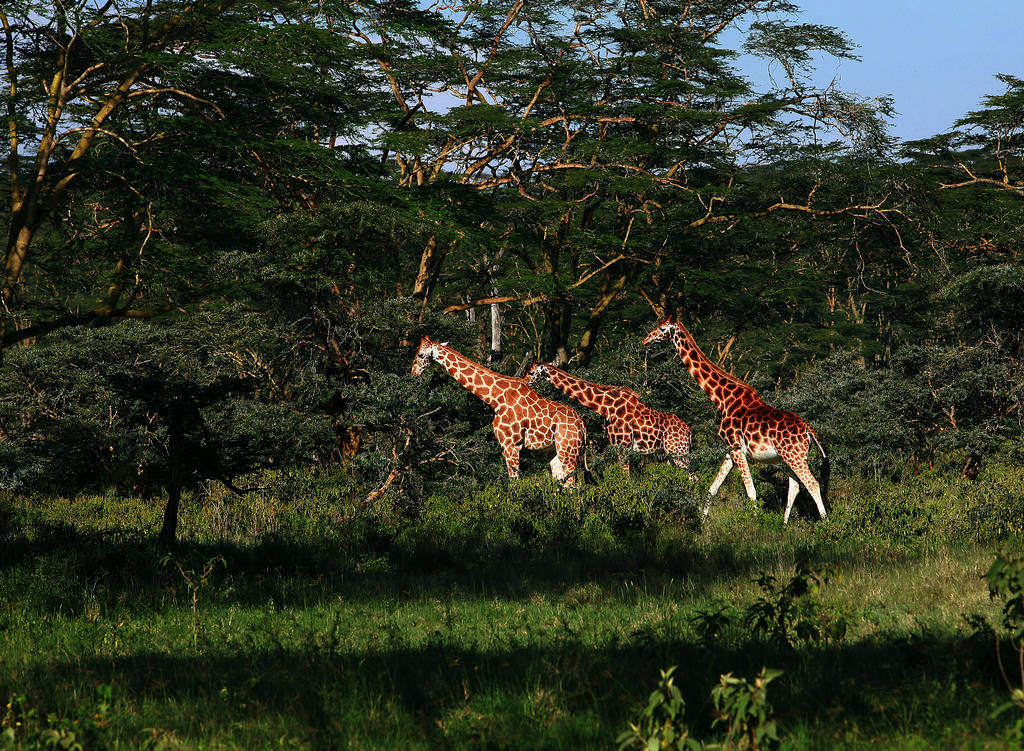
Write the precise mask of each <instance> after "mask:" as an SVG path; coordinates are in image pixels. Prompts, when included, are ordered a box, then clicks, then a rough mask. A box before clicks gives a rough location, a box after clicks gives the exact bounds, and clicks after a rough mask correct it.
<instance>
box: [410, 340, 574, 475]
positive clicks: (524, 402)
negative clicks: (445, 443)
mask: <svg viewBox="0 0 1024 751" xmlns="http://www.w3.org/2000/svg"><path fill="white" fill-rule="evenodd" d="M434 361H436V362H438V363H439V364H440V365H441V367H443V368H444V369H445V370H446V371H447V372H448V374H449V375H450V376H451V377H452V378H454V379H455V380H456V381H458V383H459V384H461V385H462V386H463V387H464V388H465V389H467V390H468V391H469V392H470V393H472V394H473V395H475V396H477V397H479V398H480V399H482V400H483V401H484V402H486V403H487V404H488V405H489V406H490V407H491V409H493V410H494V420H493V421H492V422H491V427H492V428H493V429H494V437H495V438H497V439H498V443H499V444H501V452H502V455H503V456H504V458H505V467H506V469H507V470H508V476H509V477H511V478H516V477H518V476H519V452H520V450H521V449H523V448H528V449H534V450H544V449H551V448H554V450H555V457H554V458H553V459H552V460H551V464H550V466H551V474H552V476H553V477H554V478H555V479H556V480H558V481H559V482H560V483H562V484H563V485H564V486H566V487H571V486H572V485H574V484H575V482H576V477H575V472H576V463H577V461H578V460H579V456H580V452H581V451H582V450H583V447H584V444H585V443H586V438H587V431H586V427H585V426H584V424H583V418H581V417H580V416H579V415H578V414H576V412H575V410H573V409H572V408H571V407H568V406H566V405H565V404H559V403H558V402H553V401H551V400H550V399H545V398H544V397H543V396H541V395H540V394H538V393H537V392H536V391H534V390H533V389H532V388H530V387H529V385H527V383H526V380H525V379H523V378H513V377H511V376H506V375H502V374H501V373H495V372H494V371H493V370H490V369H488V368H485V367H484V366H483V365H481V364H480V363H477V362H474V361H473V360H470V359H469V358H468V357H466V356H465V355H463V354H462V353H460V352H457V351H456V350H454V349H452V348H451V347H449V346H448V345H447V344H439V343H437V342H433V341H431V340H430V337H428V336H424V337H423V338H422V339H421V340H420V346H419V349H417V350H416V355H415V356H414V357H413V360H412V374H413V375H414V376H419V375H422V374H423V372H424V371H425V370H426V369H427V368H428V367H429V366H430V364H431V362H434Z"/></svg>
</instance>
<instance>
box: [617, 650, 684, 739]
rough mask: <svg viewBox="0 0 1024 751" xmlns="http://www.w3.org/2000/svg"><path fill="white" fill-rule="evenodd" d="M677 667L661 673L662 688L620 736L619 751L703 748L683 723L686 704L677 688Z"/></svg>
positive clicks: (659, 688)
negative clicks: (675, 675)
mask: <svg viewBox="0 0 1024 751" xmlns="http://www.w3.org/2000/svg"><path fill="white" fill-rule="evenodd" d="M675 669H676V668H675V666H672V667H670V668H669V669H668V670H662V671H661V680H660V681H659V683H658V687H657V688H655V689H654V691H652V692H651V695H650V697H649V698H648V699H647V705H646V706H645V707H644V708H643V709H642V710H641V711H640V713H639V716H638V717H637V719H636V721H635V722H631V723H630V724H629V730H626V731H624V732H623V733H621V734H620V735H619V737H618V743H619V751H624V750H625V749H630V748H640V749H647V750H648V751H699V749H701V748H703V746H702V745H701V744H700V743H699V742H698V741H697V740H695V739H694V738H691V737H690V731H689V728H687V727H686V725H685V723H684V722H683V712H684V711H685V709H686V702H685V701H683V695H682V693H681V692H680V691H679V688H678V687H677V686H676V685H675V678H674V677H673V675H672V673H674V672H675Z"/></svg>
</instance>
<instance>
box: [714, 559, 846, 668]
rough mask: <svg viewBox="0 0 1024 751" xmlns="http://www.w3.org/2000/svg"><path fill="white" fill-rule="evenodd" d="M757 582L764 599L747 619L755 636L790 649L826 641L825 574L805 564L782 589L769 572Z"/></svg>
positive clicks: (800, 566) (802, 563) (745, 617)
mask: <svg viewBox="0 0 1024 751" xmlns="http://www.w3.org/2000/svg"><path fill="white" fill-rule="evenodd" d="M756 581H757V586H758V587H760V588H761V596H760V597H758V598H757V599H756V600H755V601H754V602H753V604H751V605H750V606H749V607H748V608H747V609H746V611H745V613H744V616H743V620H744V623H745V624H746V625H747V626H748V627H749V628H751V630H752V631H753V633H754V635H755V636H758V637H761V638H768V639H769V640H771V641H772V642H774V643H775V644H777V645H779V646H780V647H786V648H789V647H793V646H794V645H795V644H797V643H798V642H816V641H818V640H819V639H820V638H821V637H822V610H821V604H820V599H819V596H820V592H821V588H822V587H823V586H824V584H825V583H826V582H827V581H828V577H827V575H826V573H825V572H823V571H821V570H818V569H815V568H812V567H811V566H809V565H808V564H807V563H806V562H804V561H801V562H800V563H798V564H797V566H796V571H795V573H794V574H793V576H792V577H790V579H789V581H788V582H786V583H785V584H783V585H781V586H780V584H779V581H778V579H777V578H776V577H775V576H773V575H772V574H769V573H765V572H761V575H760V576H759V577H758V578H757V580H756ZM723 686H724V684H723Z"/></svg>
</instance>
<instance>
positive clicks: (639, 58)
mask: <svg viewBox="0 0 1024 751" xmlns="http://www.w3.org/2000/svg"><path fill="white" fill-rule="evenodd" d="M0 21H2V25H3V31H4V35H3V41H4V43H5V55H6V79H5V80H6V82H7V83H8V84H9V85H8V86H5V110H4V113H5V114H4V118H5V121H6V123H7V125H8V128H7V130H8V134H9V140H8V149H7V152H6V153H7V158H6V160H5V172H6V175H7V179H6V181H5V182H6V187H5V189H4V193H3V195H4V198H5V201H4V208H3V212H4V215H5V220H6V226H7V228H8V232H7V242H6V248H5V251H6V256H5V278H4V283H3V287H2V288H0V294H2V297H3V303H4V307H3V312H2V314H0V317H2V322H3V329H2V332H0V334H2V341H0V347H2V351H3V354H4V364H3V369H2V371H0V373H2V378H0V410H2V414H0V418H2V421H3V422H2V427H3V433H4V437H5V439H6V440H5V441H4V443H3V444H2V449H0V450H2V452H3V467H2V468H0V471H2V478H3V482H4V484H5V485H6V486H7V487H8V488H11V489H18V490H43V491H53V490H64V491H74V490H75V489H76V488H84V487H87V486H97V485H104V484H111V483H113V484H118V485H121V486H123V487H127V488H130V489H132V490H133V491H136V492H140V493H158V492H161V491H160V488H161V486H163V487H166V488H167V490H168V492H169V495H171V496H174V495H175V494H176V493H177V492H178V489H180V488H181V487H186V488H187V487H200V486H201V485H202V483H204V482H206V481H208V480H211V479H213V480H219V481H221V482H224V483H227V484H228V485H229V486H232V487H236V489H238V490H240V491H242V490H244V488H243V487H239V486H238V485H237V484H236V481H237V480H238V478H241V477H244V476H245V475H247V474H249V473H252V472H255V471H257V470H263V469H268V468H279V467H283V466H291V467H295V466H299V467H317V468H322V467H326V466H335V465H337V466H341V467H343V468H345V470H346V471H350V472H353V473H355V474H356V475H357V477H359V478H360V479H361V481H362V482H363V483H364V484H365V486H366V488H367V490H368V492H369V491H372V490H373V489H390V488H394V492H401V493H404V494H405V495H404V496H403V497H407V498H408V500H409V501H410V503H412V504H413V506H416V505H418V504H421V503H422V501H423V499H424V498H425V497H426V494H427V493H428V492H429V487H430V486H431V484H433V483H439V482H452V481H456V482H457V481H458V480H459V478H467V477H477V478H479V477H491V478H493V479H498V478H499V477H501V473H500V466H501V463H500V457H499V455H498V453H497V449H496V447H495V445H494V443H493V441H492V440H491V438H490V436H489V427H488V425H489V421H490V416H489V412H488V410H487V409H486V407H485V406H484V405H482V404H481V403H480V402H478V401H477V400H475V399H474V398H473V397H472V396H470V395H469V394H468V393H466V392H465V391H463V390H461V389H460V388H459V387H458V386H457V385H456V384H454V382H452V381H451V380H450V379H447V378H446V377H444V376H443V374H438V373H433V374H431V375H430V376H429V377H428V378H427V379H426V381H425V382H417V381H413V380H412V379H410V378H409V377H408V375H407V374H408V368H409V364H410V360H411V355H412V352H413V350H414V347H415V345H416V344H417V343H418V340H419V337H420V335H422V334H425V333H429V334H430V335H431V336H432V337H433V338H435V339H436V340H439V341H441V340H450V341H451V342H452V345H453V346H456V347H457V348H458V349H460V350H461V351H463V352H464V353H466V354H467V355H469V356H470V357H472V358H474V359H478V360H481V361H489V363H490V365H491V366H492V367H494V368H496V369H499V370H501V371H502V372H504V373H506V374H514V373H515V372H516V371H517V368H518V367H519V366H520V364H521V363H522V362H523V358H524V357H525V356H527V355H532V356H535V357H539V358H544V359H554V360H557V361H559V362H561V363H563V364H564V363H568V367H570V368H574V369H577V370H578V372H580V373H583V374H588V377H591V378H593V379H594V380H598V381H600V382H604V383H622V384H624V385H628V386H630V387H633V388H635V389H637V390H638V391H639V392H640V393H641V395H642V396H643V397H644V398H645V399H648V400H649V401H650V403H651V404H652V405H653V406H657V407H659V408H662V409H669V410H671V411H674V412H676V413H678V414H680V415H681V416H682V417H684V419H686V420H687V421H688V422H690V424H691V425H692V426H693V427H694V429H695V432H696V434H697V436H698V442H701V441H702V442H703V444H704V446H706V447H709V446H711V445H712V444H713V443H714V441H716V440H717V438H716V436H715V435H714V432H713V424H714V419H713V414H712V411H711V408H710V406H709V405H708V404H707V402H706V400H704V399H703V398H702V395H701V394H700V393H699V392H697V391H696V390H695V389H694V387H693V385H692V384H691V383H690V382H689V380H688V379H687V378H686V376H685V373H683V372H682V371H681V370H680V369H679V367H678V363H677V362H674V361H673V360H672V358H671V357H668V356H667V355H666V354H665V353H658V352H653V353H645V352H642V351H640V350H639V349H638V347H637V340H638V339H639V338H640V336H641V335H642V334H643V333H644V332H645V331H646V330H647V329H648V328H649V327H650V324H651V322H652V321H653V320H655V319H656V318H657V317H659V316H662V315H665V314H668V313H675V314H677V315H680V316H681V317H682V318H683V319H684V320H686V321H687V322H688V324H689V325H690V327H691V329H692V330H693V331H694V333H695V335H696V336H697V339H698V341H699V342H700V343H701V345H702V346H703V347H704V348H705V351H706V352H707V353H708V354H709V355H710V356H711V357H712V358H714V359H715V360H717V361H719V362H721V363H722V364H723V366H724V367H726V368H727V369H728V370H730V371H731V372H733V373H735V374H737V375H739V376H740V377H742V378H744V379H746V380H748V381H749V382H751V383H753V384H754V385H755V386H757V387H758V388H759V390H761V391H762V393H763V394H765V395H766V396H767V397H768V398H769V400H771V401H773V402H777V403H779V404H780V405H781V406H787V407H790V408H794V409H797V410H798V411H800V412H801V414H803V415H804V416H805V417H806V418H807V419H808V420H810V421H811V422H812V424H815V425H816V426H818V429H819V432H820V433H821V434H822V435H823V436H824V437H825V438H826V440H827V441H828V442H829V444H830V445H831V446H833V447H834V448H835V449H836V451H837V452H838V457H839V459H840V462H839V464H840V466H845V467H847V469H848V470H849V471H853V472H860V473H864V474H878V473H882V474H885V475H890V476H899V475H900V474H901V473H902V472H904V471H906V470H907V468H910V467H915V466H919V465H920V464H922V463H934V462H935V461H936V459H937V458H938V459H941V460H942V461H947V462H951V463H952V464H954V465H956V466H957V468H958V469H959V468H962V469H963V471H964V472H965V473H967V474H968V475H971V474H974V475H976V474H977V472H979V471H981V467H982V466H983V465H984V462H985V461H986V459H987V458H988V457H991V456H992V455H993V454H1000V453H1002V454H1006V455H1008V456H1014V455H1019V454H1020V453H1021V443H1020V440H1021V439H1020V436H1021V432H1022V431H1021V424H1022V411H1021V399H1022V393H1024V379H1022V376H1021V372H1022V371H1021V356H1022V352H1021V344H1022V338H1021V331H1022V330H1024V294H1022V292H1024V276H1022V273H1024V272H1022V271H1021V269H1020V252H1021V242H1022V241H1021V237H1022V234H1021V221H1022V220H1021V217H1022V216H1024V214H1022V211H1021V209H1022V204H1021V200H1022V198H1024V164H1022V155H1024V140H1022V138H1024V136H1022V127H1024V109H1022V107H1021V101H1022V96H1024V82H1022V81H1021V79H1020V78H1017V77H1015V76H1013V75H1010V74H1008V73H1004V72H1000V71H995V72H994V73H998V74H999V75H998V81H999V85H1000V86H1002V87H1003V91H1002V92H1001V93H997V94H993V95H990V96H988V97H987V98H985V99H984V101H983V102H982V108H981V109H979V110H977V111H974V112H970V113H967V114H966V115H965V116H964V117H963V118H962V119H961V120H960V121H958V122H957V123H955V124H954V126H953V129H952V130H951V131H950V132H948V133H944V134H938V135H936V136H935V137H934V138H931V139H927V140H924V141H919V142H915V143H910V144H898V143H896V142H895V141H894V139H892V138H891V137H890V136H889V135H888V132H887V121H888V119H889V118H891V117H892V116H893V115H894V110H893V103H892V102H891V101H889V100H888V99H886V98H884V97H881V98H865V97H864V96H862V95H858V94H855V93H852V92H846V91H842V90H841V89H839V88H838V86H837V84H835V83H831V84H829V85H827V86H825V87H820V86H816V85H815V84H814V80H815V79H814V77H813V76H812V71H813V67H814V65H815V63H816V62H817V61H820V59H822V58H823V57H824V56H832V57H837V58H849V57H853V50H854V49H855V45H854V43H853V41H851V40H849V39H847V38H846V36H845V35H844V34H843V33H842V31H841V30H839V29H835V28H831V27H824V26H818V25H811V24H806V23H803V22H802V21H801V18H800V13H799V8H797V7H796V6H795V5H793V4H791V3H788V2H780V1H779V0H755V1H754V2H745V3H736V2H731V1H729V0H711V1H710V2H684V3H666V2H661V0H637V1H635V2H634V1H633V0H624V1H623V2H613V3H608V2H603V1H602V2H596V1H593V2H592V1H590V0H582V1H581V2H575V3H572V4H570V5H568V6H566V5H564V4H561V3H552V2H535V3H521V2H510V1H505V0H487V1H486V2H479V3H466V4H462V3H450V4H444V5H441V4H422V3H415V2H412V1H411V0H398V1H397V2H388V3H378V2H374V1H369V2H362V1H360V2H335V1H334V0H324V1H323V2H317V3H304V2H299V1H297V0H258V1H257V2H237V1H234V2H232V1H231V0H204V2H199V3H180V2H168V1H165V0H158V1H147V2H141V0H130V1H129V2H123V3H118V4H113V3H103V2H100V3H94V2H79V3H71V4H68V3H49V2H38V1H34V0H33V1H29V0H14V2H9V3H5V4H4V8H3V9H2V10H0ZM745 58H754V59H757V60H759V61H761V63H760V64H763V65H767V66H769V70H770V71H772V75H771V76H770V79H769V83H768V84H767V85H766V86H764V87H759V86H758V85H755V83H754V82H753V81H751V80H749V79H748V78H747V77H746V76H745V75H744V74H743V73H742V70H743V66H742V65H741V64H740V63H741V61H742V60H743V59H745ZM869 93H870V92H869ZM591 427H592V428H593V430H592V434H594V435H599V430H598V428H599V426H598V425H597V424H596V423H595V422H593V421H592V422H591ZM599 447H600V446H599ZM709 450H710V449H709ZM716 451H717V449H716ZM712 453H715V452H712ZM165 531H166V527H165Z"/></svg>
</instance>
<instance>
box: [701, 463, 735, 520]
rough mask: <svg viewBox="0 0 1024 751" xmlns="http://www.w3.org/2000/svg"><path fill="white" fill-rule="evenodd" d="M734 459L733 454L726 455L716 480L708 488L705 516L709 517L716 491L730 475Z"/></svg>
mask: <svg viewBox="0 0 1024 751" xmlns="http://www.w3.org/2000/svg"><path fill="white" fill-rule="evenodd" d="M732 465H733V460H732V454H731V453H730V454H728V455H727V456H726V457H725V461H724V462H722V466H721V468H720V469H719V470H718V476H717V477H716V478H715V481H714V482H713V483H711V487H710V488H708V502H707V503H706V504H705V505H704V517H705V518H707V515H708V512H709V511H711V499H712V498H714V497H715V493H717V492H718V489H719V488H720V487H722V483H723V482H725V478H726V477H727V476H728V475H729V472H730V471H731V470H732Z"/></svg>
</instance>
